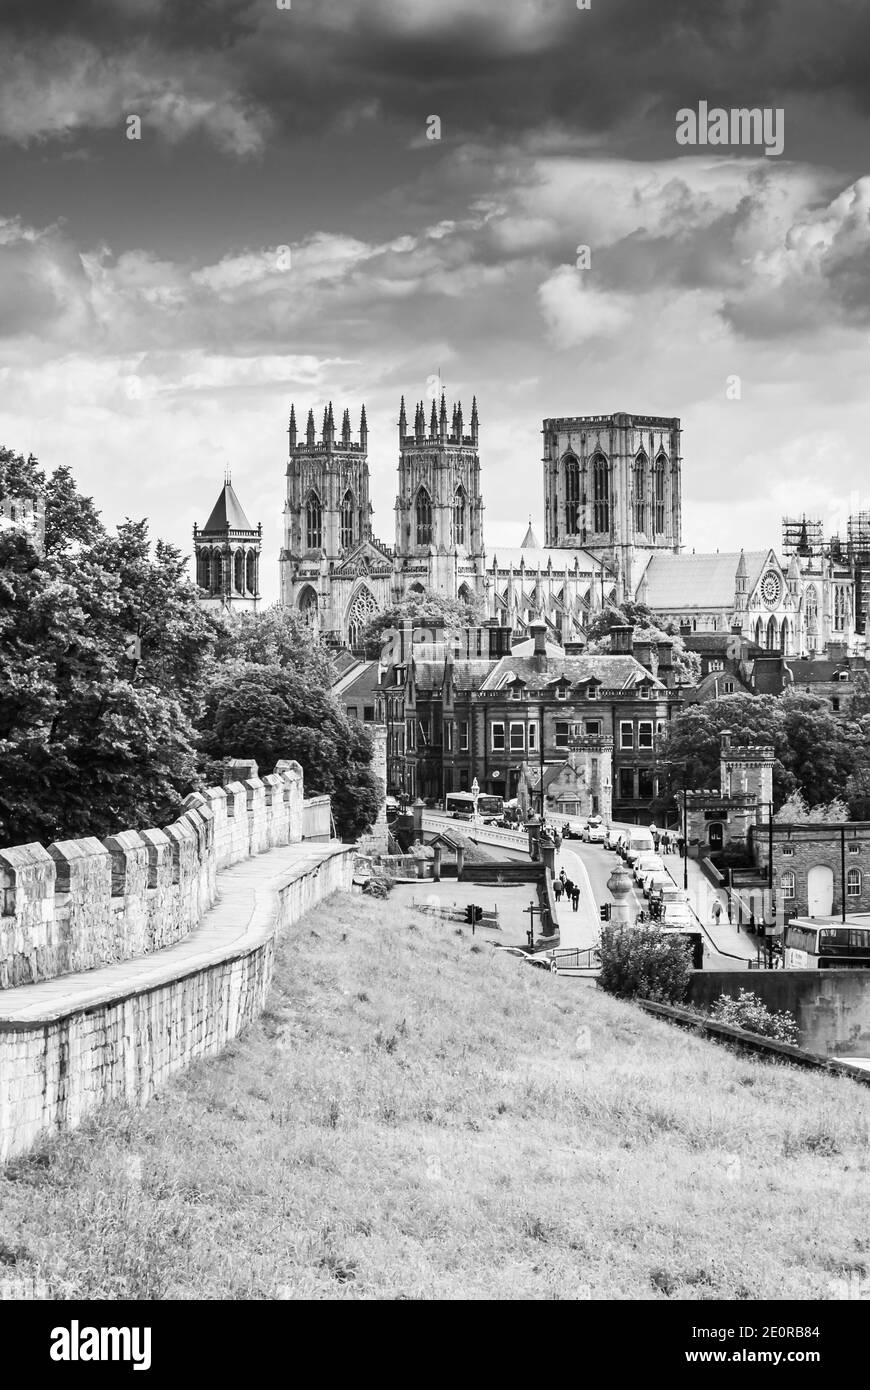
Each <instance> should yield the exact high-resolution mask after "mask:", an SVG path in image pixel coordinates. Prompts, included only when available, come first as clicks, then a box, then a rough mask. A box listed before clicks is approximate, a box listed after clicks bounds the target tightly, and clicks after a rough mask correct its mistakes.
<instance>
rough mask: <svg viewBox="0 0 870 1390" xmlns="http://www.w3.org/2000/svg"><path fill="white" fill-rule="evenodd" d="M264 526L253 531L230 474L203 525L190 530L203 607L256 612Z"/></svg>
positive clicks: (233, 611) (258, 598)
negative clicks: (191, 531) (200, 527)
mask: <svg viewBox="0 0 870 1390" xmlns="http://www.w3.org/2000/svg"><path fill="white" fill-rule="evenodd" d="M262 545H263V527H262V524H261V523H258V524H257V527H256V529H255V528H254V527H253V526H252V525H251V523H250V521H249V520H248V518H247V517H246V515H245V512H244V509H243V508H242V504H241V503H240V501H239V499H238V497H237V496H236V494H235V492H234V491H233V485H232V483H231V481H230V477H229V474H227V476H226V477H225V479H224V485H223V487H222V488H221V491H220V493H219V494H218V499H217V501H216V502H215V504H214V506H213V507H212V510H211V514H210V516H209V518H208V521H207V522H206V523H205V526H204V527H203V528H202V530H201V531H200V530H199V528H198V527H197V526H194V528H193V549H194V554H195V557H196V583H197V587H198V590H199V600H200V603H202V605H203V607H205V608H213V609H217V610H220V611H222V612H225V613H232V614H236V613H256V611H257V608H258V605H259V602H260V551H261V549H262Z"/></svg>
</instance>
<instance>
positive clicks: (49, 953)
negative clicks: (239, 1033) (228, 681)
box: [0, 762, 303, 990]
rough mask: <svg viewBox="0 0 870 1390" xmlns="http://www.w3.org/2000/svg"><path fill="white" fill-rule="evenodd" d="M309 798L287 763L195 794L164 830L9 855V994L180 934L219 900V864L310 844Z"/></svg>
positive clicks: (3, 964)
mask: <svg viewBox="0 0 870 1390" xmlns="http://www.w3.org/2000/svg"><path fill="white" fill-rule="evenodd" d="M252 766H253V768H254V769H255V770H256V764H253V765H252ZM302 793H303V778H302V769H301V767H300V766H299V764H298V763H296V762H282V763H279V764H278V768H277V769H276V772H275V773H273V774H272V775H271V776H269V777H264V778H262V779H261V778H259V777H256V776H254V777H250V778H248V779H247V780H246V781H244V782H231V783H230V784H229V785H228V786H226V787H210V788H209V789H208V790H207V791H204V792H202V793H201V794H200V793H194V794H193V795H192V796H190V797H188V798H187V801H186V802H185V807H186V810H185V811H184V814H183V815H182V816H180V817H179V819H178V820H177V821H174V822H173V823H172V825H168V826H166V827H165V829H163V830H157V829H153V830H142V831H136V830H124V831H120V832H119V833H118V834H116V835H112V836H109V837H108V838H107V839H106V840H102V841H101V840H97V839H94V838H87V839H83V840H65V841H60V842H56V843H54V844H51V845H49V846H48V848H47V849H46V848H44V847H43V846H42V845H37V844H32V845H16V846H14V847H12V848H10V849H5V850H0V990H3V989H9V988H12V987H13V986H16V985H21V984H31V983H34V982H35V981H37V980H50V979H54V978H55V977H56V976H58V975H65V974H69V973H70V972H72V971H77V970H91V969H93V968H94V967H96V966H99V965H108V964H110V963H111V962H113V961H120V960H130V959H132V958H133V957H136V956H143V955H148V954H149V953H150V952H152V951H158V950H160V949H161V948H162V947H164V946H169V945H171V944H172V943H173V942H174V941H179V940H181V938H183V937H185V936H187V934H188V933H189V932H190V931H192V930H193V928H194V927H195V926H196V925H197V924H198V923H199V922H200V921H201V919H202V916H203V914H204V913H205V912H207V911H208V909H209V908H210V907H211V905H212V904H213V902H214V899H215V881H216V876H217V872H218V870H219V869H222V868H224V867H226V866H227V865H228V864H235V863H237V862H238V861H239V860H240V859H245V858H247V857H248V856H249V855H252V854H260V853H262V852H264V851H265V850H267V849H271V848H273V847H274V846H275V845H286V844H294V843H298V842H299V841H300V840H301V839H302V834H303V826H302V816H303V809H302V808H303V795H302Z"/></svg>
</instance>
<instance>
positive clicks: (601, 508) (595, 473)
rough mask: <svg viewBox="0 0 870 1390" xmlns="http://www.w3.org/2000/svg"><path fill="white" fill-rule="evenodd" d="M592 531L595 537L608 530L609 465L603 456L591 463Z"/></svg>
mask: <svg viewBox="0 0 870 1390" xmlns="http://www.w3.org/2000/svg"><path fill="white" fill-rule="evenodd" d="M592 509H593V522H592V529H593V531H595V533H596V535H602V534H604V533H606V532H609V530H610V464H609V463H608V462H607V459H606V458H605V457H604V455H603V454H596V455H595V458H594V460H593V463H592Z"/></svg>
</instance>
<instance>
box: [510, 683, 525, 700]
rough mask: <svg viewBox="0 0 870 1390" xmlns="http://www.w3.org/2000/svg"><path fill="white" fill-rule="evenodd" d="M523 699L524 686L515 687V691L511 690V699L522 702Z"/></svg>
mask: <svg viewBox="0 0 870 1390" xmlns="http://www.w3.org/2000/svg"><path fill="white" fill-rule="evenodd" d="M522 698H523V688H522V686H521V685H515V686H514V687H513V689H512V690H511V699H512V700H521V699H522Z"/></svg>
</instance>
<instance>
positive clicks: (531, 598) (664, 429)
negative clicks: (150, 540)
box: [195, 393, 863, 657]
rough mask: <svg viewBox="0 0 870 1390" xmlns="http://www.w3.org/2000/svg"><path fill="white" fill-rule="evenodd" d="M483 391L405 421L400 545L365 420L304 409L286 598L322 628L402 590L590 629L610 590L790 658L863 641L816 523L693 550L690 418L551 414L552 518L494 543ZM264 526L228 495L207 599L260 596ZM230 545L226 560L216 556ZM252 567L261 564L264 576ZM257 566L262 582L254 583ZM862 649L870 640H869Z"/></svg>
mask: <svg viewBox="0 0 870 1390" xmlns="http://www.w3.org/2000/svg"><path fill="white" fill-rule="evenodd" d="M480 427H481V425H480V419H479V416H478V408H477V400H476V398H475V400H474V401H473V402H472V407H471V413H470V416H469V419H468V422H467V424H466V420H465V415H464V412H463V408H462V404H461V402H460V403H459V404H458V405H454V406H453V409H452V413H451V414H450V416H448V410H447V401H446V398H445V396H444V395H443V393H442V395H441V398H440V401H437V402H436V401H433V402H432V404H431V409H430V410H429V412H428V418H427V411H426V408H425V406H424V404H423V402H418V403H417V404H416V406H415V409H414V414H413V424H412V425H411V426H410V428H409V417H408V414H407V411H406V407H405V400H404V397H403V398H402V402H401V406H400V409H399V419H398V479H397V495H396V503H395V537H394V543H393V545H392V546H390V545H387V544H386V543H385V542H384V541H381V540H379V539H377V538H376V536H375V535H374V534H373V528H372V505H371V501H370V498H369V463H368V425H367V422H366V412H365V407H364V406H363V408H362V411H361V414H360V420H359V428H358V431H357V433H356V437H354V434H353V430H352V426H351V419H350V412H349V410H347V409H345V410H344V412H343V414H342V419H341V426H340V428H339V427H338V426H337V425H336V421H335V415H334V413H333V407H332V403H331V402H330V404H329V405H328V406H327V408H326V410H325V411H324V414H323V421H322V425H321V429H320V433H319V434H318V432H317V429H316V426H315V422H314V414H313V411H311V410H309V412H308V417H307V422H306V426H305V430H304V433H300V431H299V429H298V427H297V420H296V411H295V406H291V409H290V421H289V427H288V441H289V446H288V457H287V466H286V502H285V506H284V545H283V547H282V550H281V555H280V577H281V578H280V602H281V603H282V605H284V606H285V607H287V608H292V609H295V610H297V611H298V612H300V613H301V614H302V615H303V616H304V618H305V619H306V621H307V622H308V623H310V624H311V625H312V626H313V627H315V628H316V629H317V630H318V631H319V632H320V633H322V634H323V636H324V637H327V638H328V639H329V640H331V641H333V642H336V643H338V644H341V645H347V646H349V647H351V648H356V647H358V646H359V643H360V638H361V635H362V632H363V630H364V629H365V627H366V624H367V623H368V622H369V621H370V620H371V618H372V617H373V616H375V615H376V614H377V613H379V612H383V611H384V610H385V609H386V608H388V607H390V606H391V605H392V604H394V603H397V602H399V601H400V600H401V599H402V598H403V597H405V596H406V595H408V594H413V593H419V594H423V593H433V594H439V595H443V596H445V597H450V598H464V599H468V600H475V601H477V603H478V604H479V605H480V607H481V608H482V609H483V611H484V613H485V616H486V617H487V618H489V620H491V621H497V622H498V624H499V625H500V626H504V627H510V628H512V629H513V630H514V631H515V632H516V633H518V634H527V633H528V631H529V628H530V625H531V624H532V623H533V622H534V621H535V620H543V621H544V622H545V623H546V625H547V628H548V630H549V632H550V635H551V637H552V638H553V639H554V640H555V641H557V642H559V643H562V644H564V643H565V642H573V643H578V642H580V643H582V642H583V640H584V637H585V632H586V629H587V628H588V625H589V622H590V619H591V618H592V617H594V615H595V613H596V611H598V610H600V609H601V608H602V607H603V606H605V605H607V604H610V603H621V602H631V601H634V602H638V603H643V604H645V605H646V606H647V607H648V608H649V609H650V610H651V611H652V613H653V614H654V615H655V616H656V618H657V619H658V621H659V622H660V623H662V624H665V623H673V624H677V625H679V626H680V627H682V629H683V630H684V631H686V630H688V631H692V632H729V631H735V632H736V631H737V630H738V629H739V630H740V632H741V633H742V635H743V636H744V637H748V638H750V639H751V640H752V641H754V642H755V643H756V644H757V645H758V646H760V647H764V648H767V649H768V650H778V651H782V652H783V654H784V655H785V656H793V657H794V656H802V655H807V656H811V655H814V654H821V653H822V652H824V651H825V650H827V648H828V647H829V646H830V645H831V644H838V645H840V646H842V647H843V648H844V650H846V651H848V652H854V651H856V650H857V646H858V637H857V632H856V612H855V574H854V572H853V568H852V567H850V565H849V564H848V563H847V562H846V561H845V560H843V559H837V558H834V556H835V551H834V550H833V549H832V547H831V546H826V545H823V544H820V543H819V542H818V538H817V537H816V536H815V534H813V539H812V541H811V540H810V538H809V536H808V534H807V530H806V527H804V528H803V530H802V532H801V533H800V534H799V535H798V536H797V537H796V539H795V543H794V544H793V545H791V546H790V547H788V553H785V554H784V555H782V556H780V555H778V554H777V553H776V551H775V550H773V549H768V550H752V551H749V550H747V551H743V550H740V551H723V552H719V551H717V552H716V553H715V554H696V553H695V552H694V551H692V552H691V553H688V554H687V553H686V552H685V550H684V546H683V537H682V483H681V478H682V456H681V433H682V432H681V427H680V421H679V419H677V418H672V417H662V416H653V415H628V414H625V413H616V414H612V415H581V416H570V417H564V416H562V417H558V418H552V419H545V420H544V422H543V430H542V434H543V459H542V462H543V490H544V517H545V532H544V537H545V539H544V544H543V545H542V544H541V543H540V541H539V540H538V537H537V536H536V534H535V531H534V529H533V527H532V524H531V522H529V526H528V530H527V531H526V534H525V537H524V539H523V541H522V543H521V544H520V545H518V546H517V547H515V548H512V547H505V546H494V547H492V548H491V549H487V546H486V543H485V537H484V523H483V514H484V500H483V478H482V467H481V458H480ZM258 536H259V531H258V532H254V531H253V529H252V528H251V527H250V523H249V522H248V521H247V518H246V517H245V516H244V513H243V512H242V509H241V507H240V505H239V504H238V500H237V499H236V498H235V494H232V496H231V497H227V496H226V495H224V496H222V498H221V499H219V502H218V505H217V507H216V509H215V512H214V513H213V515H212V517H210V518H209V522H208V523H207V526H206V528H205V529H204V530H203V531H202V532H199V533H198V534H197V536H196V537H195V540H196V546H197V556H198V579H199V584H200V588H201V592H202V594H203V597H204V598H205V599H207V600H209V599H210V600H211V601H212V602H215V601H222V602H223V604H224V606H225V607H229V608H239V607H248V606H256V599H258V597H259V592H258V585H257V582H256V581H257V578H258V566H259V546H258V544H257V541H258ZM218 557H219V559H218ZM249 567H250V574H249ZM249 578H250V581H251V582H250V583H249V582H248V580H249ZM860 645H861V646H862V648H863V640H862V641H861V644H860Z"/></svg>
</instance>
